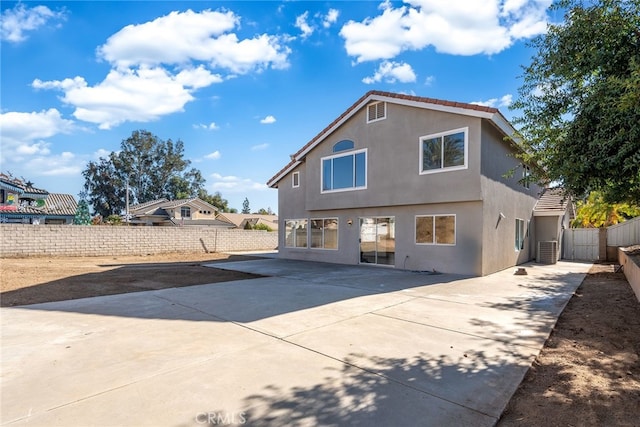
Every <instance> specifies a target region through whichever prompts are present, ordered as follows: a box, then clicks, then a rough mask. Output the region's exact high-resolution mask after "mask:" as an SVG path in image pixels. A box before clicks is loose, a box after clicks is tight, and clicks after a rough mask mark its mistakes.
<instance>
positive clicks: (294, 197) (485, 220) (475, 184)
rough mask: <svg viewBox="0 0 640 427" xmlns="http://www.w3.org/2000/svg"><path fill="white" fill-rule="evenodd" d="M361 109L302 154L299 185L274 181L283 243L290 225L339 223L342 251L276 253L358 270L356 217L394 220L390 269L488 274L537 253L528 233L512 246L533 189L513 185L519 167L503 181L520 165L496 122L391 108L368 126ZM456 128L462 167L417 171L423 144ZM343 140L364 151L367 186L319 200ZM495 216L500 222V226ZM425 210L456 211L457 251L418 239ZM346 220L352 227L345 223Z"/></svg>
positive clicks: (536, 191)
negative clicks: (324, 174)
mask: <svg viewBox="0 0 640 427" xmlns="http://www.w3.org/2000/svg"><path fill="white" fill-rule="evenodd" d="M365 111H366V109H363V110H362V111H360V112H358V113H356V114H354V115H353V116H352V117H351V118H350V119H349V120H348V121H346V122H345V123H343V124H342V125H341V126H340V128H338V129H337V130H335V131H334V132H333V133H332V134H331V135H329V136H328V137H327V138H326V139H325V140H324V141H323V142H322V143H321V144H319V145H318V146H317V147H316V148H314V149H313V150H312V151H311V152H309V153H308V154H307V156H306V158H305V160H304V163H302V164H300V165H299V166H298V167H297V168H296V170H295V171H299V172H300V183H301V184H300V187H299V188H292V186H291V173H289V174H288V175H287V176H285V177H284V178H283V179H282V180H281V181H280V183H279V185H278V201H279V206H278V212H279V218H280V233H279V234H280V239H281V240H280V241H281V242H284V241H285V239H284V236H285V232H286V230H285V226H284V221H285V220H287V219H309V218H323V217H337V218H338V219H339V249H338V250H318V249H302V248H286V247H284V244H281V247H280V253H281V255H282V256H283V257H289V258H295V259H308V260H321V261H328V262H337V263H346V264H357V263H359V262H360V257H359V237H360V236H359V227H358V224H359V218H361V217H373V216H382V217H387V216H389V217H391V216H392V217H394V218H395V222H396V257H395V267H396V268H406V269H411V270H433V269H435V270H437V271H441V272H448V273H461V274H471V275H486V274H489V273H492V272H495V271H499V270H502V269H505V268H508V267H510V266H514V265H517V264H519V263H523V262H526V261H529V260H530V259H532V258H533V257H534V256H535V253H534V250H533V247H534V244H533V240H534V239H533V234H532V233H533V230H532V229H530V233H529V235H528V237H527V238H526V240H525V248H524V249H523V250H519V251H516V250H515V244H514V243H515V219H516V218H520V219H523V220H525V221H529V226H530V227H534V225H533V221H531V219H532V213H533V207H534V206H535V203H536V200H537V196H538V194H539V192H540V189H539V188H538V187H537V186H535V185H531V186H530V188H528V189H527V188H525V187H524V186H523V185H522V184H520V183H519V182H518V179H519V178H520V176H521V173H522V169H521V168H520V169H519V170H518V171H517V172H516V174H515V175H514V176H511V177H508V176H506V175H508V172H509V170H510V169H511V168H519V167H520V161H519V160H518V159H516V158H515V157H513V155H512V154H513V148H512V147H511V146H510V145H509V144H508V143H506V142H505V141H504V140H503V135H502V134H501V133H500V132H499V131H498V130H497V128H495V126H493V125H492V124H490V123H489V122H488V121H483V120H481V119H479V118H475V117H469V116H462V115H458V114H452V113H445V112H438V111H430V110H425V109H421V108H415V107H410V106H405V105H398V104H389V103H388V104H387V118H386V119H384V120H380V121H378V122H374V123H366V117H365ZM454 129H467V136H468V146H467V151H468V154H467V156H468V157H467V168H466V169H458V170H445V171H440V172H438V173H432V174H423V175H421V174H420V173H419V172H420V157H421V154H420V153H421V146H420V138H421V137H424V136H427V135H432V134H437V133H440V132H445V131H451V130H454ZM344 139H349V140H352V141H353V142H354V145H355V146H354V149H355V150H358V149H364V148H366V149H367V188H366V189H363V190H355V191H344V192H334V193H325V194H322V192H321V159H322V158H323V157H325V156H329V155H332V154H333V152H332V149H333V145H334V144H335V143H336V142H338V141H341V140H344ZM295 171H292V172H295ZM501 212H502V213H503V215H505V219H504V220H503V221H502V222H500V223H497V219H498V216H499V214H500V213H501ZM429 214H445V215H447V214H453V215H456V244H455V245H453V246H443V245H417V244H416V243H415V216H416V215H429ZM348 220H351V221H352V222H353V225H352V226H350V227H349V226H347V225H346V224H347V221H348Z"/></svg>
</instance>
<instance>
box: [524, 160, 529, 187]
mask: <svg viewBox="0 0 640 427" xmlns="http://www.w3.org/2000/svg"><path fill="white" fill-rule="evenodd" d="M522 186H523V187H524V188H529V187H530V186H531V168H529V166H527V165H525V164H524V163H523V164H522Z"/></svg>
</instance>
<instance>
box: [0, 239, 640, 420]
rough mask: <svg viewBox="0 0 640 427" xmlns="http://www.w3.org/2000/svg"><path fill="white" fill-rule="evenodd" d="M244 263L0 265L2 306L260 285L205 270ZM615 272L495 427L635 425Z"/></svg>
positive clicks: (555, 339)
mask: <svg viewBox="0 0 640 427" xmlns="http://www.w3.org/2000/svg"><path fill="white" fill-rule="evenodd" d="M636 255H637V256H638V257H640V250H639V251H638V253H637V254H636ZM247 259H252V258H250V257H244V256H229V255H223V254H203V253H188V254H165V255H152V256H128V257H87V258H19V259H18V258H16V259H14V258H9V259H2V260H0V305H1V306H3V307H8V306H16V305H24V304H34V303H42V302H49V301H60V300H68V299H76V298H86V297H93V296H99V295H112V294H119V293H126V292H137V291H145V290H151V289H163V288H169V287H179V286H190V285H197V284H205V283H216V282H223V281H229V280H242V279H247V278H254V277H258V276H256V275H252V274H246V273H239V272H233V271H226V270H220V269H216V268H210V267H203V266H202V264H209V263H216V262H227V261H236V260H247ZM616 268H617V266H616V265H606V264H596V265H594V267H593V268H592V269H591V271H590V272H589V274H588V275H587V277H586V278H585V280H584V281H583V283H582V285H581V286H580V287H579V288H578V290H577V291H576V293H575V295H574V296H573V297H572V298H571V300H570V301H569V303H568V305H567V307H566V308H565V310H564V312H563V313H562V315H561V316H560V319H559V320H558V323H557V324H556V327H555V328H554V330H553V332H552V334H551V336H550V337H549V339H548V340H547V342H546V344H545V346H544V348H543V350H542V351H541V353H540V355H539V356H538V357H537V358H536V360H535V362H534V364H533V366H532V367H531V369H529V372H528V373H527V375H526V376H525V378H524V380H523V382H522V384H521V385H520V387H519V389H518V390H517V392H516V393H515V394H514V396H513V398H512V399H511V401H510V402H509V405H508V407H507V409H506V411H505V413H504V414H503V416H502V418H501V419H500V421H499V422H498V426H500V427H507V426H549V427H553V426H640V303H638V300H637V299H636V297H635V294H634V293H633V291H632V290H631V287H630V286H629V284H628V283H627V281H626V279H625V277H624V275H623V273H621V272H618V271H616Z"/></svg>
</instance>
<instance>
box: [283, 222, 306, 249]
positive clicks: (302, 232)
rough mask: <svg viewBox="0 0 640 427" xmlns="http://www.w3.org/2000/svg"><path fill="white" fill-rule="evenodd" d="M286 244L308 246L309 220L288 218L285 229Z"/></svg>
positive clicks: (293, 246)
mask: <svg viewBox="0 0 640 427" xmlns="http://www.w3.org/2000/svg"><path fill="white" fill-rule="evenodd" d="M284 233H285V234H284V237H285V239H284V241H285V246H286V247H288V248H306V247H307V220H306V219H287V220H285V231H284Z"/></svg>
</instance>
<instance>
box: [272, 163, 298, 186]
mask: <svg viewBox="0 0 640 427" xmlns="http://www.w3.org/2000/svg"><path fill="white" fill-rule="evenodd" d="M300 163H302V162H301V161H296V162H295V163H292V164H291V166H289V167H288V168H286V169H284V170H283V171H282V172H280V173H279V174H278V175H276V176H275V177H273V178H272V179H271V180H269V181H268V182H267V187H269V188H276V187H277V184H278V182H280V180H281V179H282V178H284V177H285V176H286V175H287V174H288V173H289V172H291V171H292V170H294V169H295V168H297V167H298V166H299V165H300Z"/></svg>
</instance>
